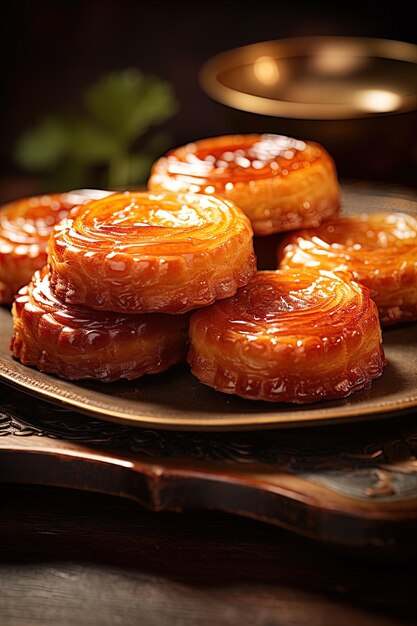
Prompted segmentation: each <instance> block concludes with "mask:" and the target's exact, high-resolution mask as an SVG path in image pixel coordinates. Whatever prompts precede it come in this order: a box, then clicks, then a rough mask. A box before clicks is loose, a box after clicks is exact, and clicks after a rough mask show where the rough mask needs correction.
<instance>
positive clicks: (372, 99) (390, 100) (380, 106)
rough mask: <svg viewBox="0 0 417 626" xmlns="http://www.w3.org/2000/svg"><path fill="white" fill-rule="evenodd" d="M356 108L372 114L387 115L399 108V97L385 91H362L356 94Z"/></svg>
mask: <svg viewBox="0 0 417 626" xmlns="http://www.w3.org/2000/svg"><path fill="white" fill-rule="evenodd" d="M356 101H357V104H358V106H360V107H361V108H363V109H364V110H365V111H369V112H373V113H389V112H390V111H396V110H397V109H399V108H400V106H401V101H402V100H401V97H400V96H399V95H398V94H397V93H394V92H392V91H386V90H385V89H364V90H363V91H360V92H359V93H358V94H357V97H356Z"/></svg>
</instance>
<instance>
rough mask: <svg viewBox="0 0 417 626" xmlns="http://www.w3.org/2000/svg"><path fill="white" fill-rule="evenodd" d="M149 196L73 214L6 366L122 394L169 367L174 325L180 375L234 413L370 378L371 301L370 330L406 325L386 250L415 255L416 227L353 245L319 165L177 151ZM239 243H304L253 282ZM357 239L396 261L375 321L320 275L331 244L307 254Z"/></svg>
mask: <svg viewBox="0 0 417 626" xmlns="http://www.w3.org/2000/svg"><path fill="white" fill-rule="evenodd" d="M148 186H149V190H150V191H149V192H148V193H139V192H138V193H124V194H113V195H111V196H109V197H108V198H105V199H101V200H99V201H93V202H89V203H88V204H86V205H84V206H80V207H77V208H75V209H73V210H72V212H71V214H70V215H69V216H68V217H67V218H66V219H65V220H64V221H63V222H62V223H61V224H59V225H57V226H56V227H55V229H54V234H53V236H52V237H51V238H50V241H49V265H48V267H49V269H45V270H43V271H42V272H41V273H38V274H35V277H34V278H33V279H32V282H31V283H30V285H29V286H28V287H27V288H24V289H23V290H22V291H21V292H20V293H19V295H18V297H17V299H16V301H15V304H14V320H15V334H14V338H13V340H12V351H13V354H14V355H15V356H16V357H17V358H19V359H20V360H21V361H22V362H24V363H26V364H28V365H34V366H36V367H39V368H40V369H42V370H44V371H48V372H53V373H56V374H58V375H60V376H64V377H68V378H98V379H100V380H105V381H111V380H115V379H117V378H120V377H126V378H134V377H137V376H140V375H142V374H143V373H151V372H158V371H162V370H164V369H166V368H167V367H169V366H170V365H172V364H173V363H175V362H177V361H179V360H180V359H182V358H183V357H184V355H185V352H186V349H187V345H186V344H187V337H188V335H187V330H188V325H189V326H190V328H189V349H188V355H187V360H188V362H189V363H190V365H191V368H192V372H193V374H194V375H196V376H197V377H198V378H199V380H200V381H201V382H203V383H204V384H207V385H209V386H211V387H213V388H215V389H217V390H220V391H223V392H226V393H235V394H238V395H240V396H242V397H245V398H250V399H258V400H267V401H273V402H277V401H284V402H297V403H303V402H314V401H316V400H320V399H328V398H340V397H345V396H347V395H349V394H350V393H352V392H354V391H357V390H359V389H362V388H365V387H368V386H369V385H370V383H371V381H372V380H373V379H375V378H377V377H378V376H380V375H381V374H382V371H383V368H384V365H385V357H384V353H383V350H382V345H381V344H382V336H381V327H380V322H379V316H378V309H377V306H376V304H375V302H374V300H373V299H372V297H371V296H373V297H376V300H377V302H378V304H379V308H380V312H381V315H382V319H383V321H387V320H389V321H393V320H394V319H396V320H397V319H411V318H415V317H416V316H417V304H416V300H417V298H416V264H415V260H413V262H412V263H411V265H410V264H408V265H407V264H406V265H404V262H405V258H402V260H400V258H399V254H398V250H397V249H396V251H395V253H394V252H393V247H392V246H394V240H395V242H396V243H395V245H397V244H398V246H403V245H404V246H407V245H408V243H410V244H412V245H414V248H413V249H414V250H415V240H413V239H412V238H413V237H414V236H415V235H412V234H410V233H412V232H414V233H416V232H417V229H416V227H415V223H414V222H415V220H414V222H413V223H412V218H410V220H411V221H410V220H409V219H408V216H403V217H401V218H398V220H400V221H398V222H395V223H394V222H393V221H392V218H388V217H386V218H383V217H381V216H380V217H379V218H377V219H379V220H380V221H379V222H378V223H376V222H375V223H371V218H366V219H368V222H366V223H365V222H364V220H365V218H360V220H362V221H360V220H359V222H358V221H356V222H355V219H356V220H357V219H358V218H354V217H352V223H355V224H356V226H352V228H353V230H354V231H355V233H354V234H352V232H353V231H352V232H351V231H349V228H348V227H347V225H346V224H345V223H344V222H343V219H345V218H343V217H342V218H338V217H337V215H336V214H337V213H338V211H339V206H340V190H339V185H338V180H337V175H336V170H335V166H334V163H333V160H332V159H331V157H330V156H329V154H328V153H327V152H326V150H324V148H323V147H322V146H320V145H318V144H315V143H312V142H304V141H300V140H295V139H291V138H288V137H282V136H277V135H238V136H227V137H216V138H212V139H205V140H201V141H197V142H195V143H193V144H189V145H187V146H183V147H181V148H177V149H176V150H173V151H172V152H170V153H168V154H167V155H165V156H164V157H162V158H160V159H159V160H158V161H157V162H156V163H155V165H154V167H153V169H152V172H151V176H150V179H149V182H148ZM245 214H246V215H245ZM381 220H382V221H381ZM401 220H403V221H402V222H401ZM365 221H366V220H365ZM251 224H252V228H251ZM338 224H341V226H340V229H339V230H338V228H339V227H338V226H337V225H338ZM358 224H359V226H358ZM252 229H253V232H254V233H255V235H258V236H263V235H268V234H271V233H285V232H288V231H294V230H295V229H303V230H302V231H297V232H296V234H295V235H293V234H290V235H289V236H288V237H289V239H287V241H286V245H285V248H281V251H280V259H282V258H283V261H282V265H281V268H280V269H279V270H277V271H266V272H256V267H255V259H254V255H253V247H252V234H253V232H252ZM362 231H364V232H365V231H366V232H367V233H368V234H367V235H366V237H368V240H371V239H372V237H373V235H370V234H369V233H370V232H371V231H372V232H374V233H377V234H375V237H376V238H377V239H378V241H379V244H381V245H380V247H381V248H383V249H385V253H381V254H385V257H387V256H388V255H389V254H391V256H393V257H394V256H396V257H397V258H398V263H399V264H400V265H401V268H400V269H398V268H399V265H398V264H397V266H395V267H394V266H392V269H391V270H390V272H391V274H390V275H391V279H389V278H384V279H383V280H382V284H383V285H384V286H389V287H390V288H391V287H392V291H393V292H396V293H397V294H398V293H401V294H402V296H401V297H402V298H403V303H402V305H401V306H400V307H399V306H398V303H394V304H393V301H394V300H393V296H392V295H390V296H389V298H388V300H389V304H388V306H387V307H385V308H384V305H383V304H381V298H380V299H378V294H377V292H378V290H377V289H376V288H375V283H374V284H368V286H369V288H368V287H367V286H366V284H367V281H366V280H365V278H364V276H363V273H361V272H359V271H356V269H355V268H353V267H352V266H351V265H349V264H347V263H345V262H344V263H341V262H338V263H333V264H332V263H330V262H328V260H329V258H330V257H332V254H333V257H334V256H335V250H336V249H340V245H341V244H340V243H335V245H333V244H332V242H329V241H327V243H326V241H325V237H324V236H323V241H324V244H323V246H322V247H321V248H320V249H319V250H316V249H314V252H313V247H314V245H315V244H316V242H317V237H318V236H321V234H322V233H323V232H326V233H327V234H328V235H329V236H330V234H334V233H336V232H340V233H344V234H345V235H346V237H347V238H348V237H349V234H348V233H349V232H351V234H352V237H353V239H352V241H351V240H350V239H349V242H350V243H349V245H350V244H351V247H352V249H353V250H356V249H357V247H358V245H359V244H360V242H359V244H358V241H359V239H358V237H359V238H360V233H362ZM384 237H385V238H386V242H388V243H387V245H386V246H385V248H384V242H383V241H382V240H383V239H384ZM399 242H400V243H399ZM332 246H333V247H332ZM401 249H402V250H404V251H405V250H406V247H404V248H401ZM329 250H331V251H332V253H331V254H328V251H329ZM387 250H389V252H387ZM410 250H411V247H410V248H407V251H406V255H408V256H407V258H408V257H409V256H410V254H411V252H410ZM307 253H311V254H310V257H309V258H308V259H307V260H306V255H307ZM303 255H304V256H303ZM342 256H343V255H342ZM347 256H349V257H352V252H351V251H350V252H349V254H348V255H346V254H345V255H344V257H343V258H344V260H345V261H346V258H347ZM385 257H384V259H385ZM363 265H364V266H365V265H369V260H368V261H364V262H363ZM375 267H376V265H375ZM395 268H396V269H395ZM413 268H414V269H413ZM375 273H377V272H376V271H375ZM399 310H401V314H399V313H398V311H399Z"/></svg>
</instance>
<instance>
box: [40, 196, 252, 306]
mask: <svg viewBox="0 0 417 626" xmlns="http://www.w3.org/2000/svg"><path fill="white" fill-rule="evenodd" d="M49 264H50V271H51V282H52V287H53V289H54V290H55V293H56V294H57V296H58V297H59V298H60V299H61V300H63V301H65V302H67V303H72V304H84V305H86V306H89V307H91V308H94V309H103V310H110V311H119V312H123V313H150V312H157V311H160V312H167V313H183V312H186V311H188V310H190V309H193V308H197V307H199V306H204V305H206V304H209V303H211V302H213V300H216V299H218V298H225V297H228V296H230V295H232V294H233V293H235V291H236V289H238V288H239V287H241V286H242V285H244V284H246V283H247V282H248V280H249V279H250V277H251V276H252V275H253V273H254V271H255V269H256V266H255V256H254V253H253V242H252V228H251V225H250V222H249V220H248V218H247V217H246V216H245V214H244V213H243V212H242V211H241V210H240V209H239V208H238V207H237V206H236V205H235V204H233V203H232V202H230V201H228V200H224V199H222V198H217V197H210V196H204V195H196V194H191V193H188V194H178V195H176V194H168V193H161V194H153V193H147V192H126V193H120V194H113V195H112V196H110V197H109V198H106V199H103V200H100V201H97V202H90V203H88V204H87V205H84V206H83V207H78V208H76V209H74V211H72V212H71V214H70V215H69V216H68V218H67V219H66V220H64V222H63V223H62V224H60V225H58V226H57V227H56V228H55V233H54V236H53V237H51V240H50V242H49Z"/></svg>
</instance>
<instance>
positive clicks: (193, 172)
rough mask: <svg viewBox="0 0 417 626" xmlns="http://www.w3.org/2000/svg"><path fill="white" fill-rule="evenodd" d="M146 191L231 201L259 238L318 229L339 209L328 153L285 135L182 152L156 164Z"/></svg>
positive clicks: (217, 142) (241, 138)
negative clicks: (214, 195)
mask: <svg viewBox="0 0 417 626" xmlns="http://www.w3.org/2000/svg"><path fill="white" fill-rule="evenodd" d="M148 187H149V189H150V190H151V191H154V192H159V191H171V192H175V193H178V192H185V191H192V192H196V193H207V194H213V193H214V194H216V195H219V196H222V197H224V198H227V199H229V200H232V201H233V202H235V203H236V204H237V205H238V206H239V207H240V208H241V209H243V211H244V212H245V213H246V214H247V215H248V217H249V218H250V220H251V222H252V227H253V230H254V233H255V235H269V234H272V233H277V232H283V231H289V230H294V229H296V228H302V227H310V226H318V225H319V224H320V223H321V222H322V221H323V220H324V219H327V218H330V217H332V216H333V215H334V214H336V213H337V211H338V209H339V205H340V188H339V184H338V180H337V174H336V169H335V165H334V162H333V159H332V158H331V157H330V155H329V154H328V153H327V152H326V150H325V149H324V148H323V147H322V146H320V145H319V144H317V143H313V142H309V141H306V142H304V141H299V140H296V139H292V138H289V137H283V136H281V135H255V134H252V135H226V136H222V137H214V138H209V139H202V140H200V141H196V142H195V143H191V144H188V145H186V146H182V147H179V148H177V149H175V150H172V151H171V152H169V153H168V154H167V155H166V156H164V157H162V158H160V159H159V160H158V161H156V163H155V164H154V166H153V168H152V171H151V176H150V178H149V181H148Z"/></svg>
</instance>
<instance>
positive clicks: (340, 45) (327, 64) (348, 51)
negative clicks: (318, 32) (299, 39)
mask: <svg viewBox="0 0 417 626" xmlns="http://www.w3.org/2000/svg"><path fill="white" fill-rule="evenodd" d="M368 62H369V58H368V57H367V54H366V47H365V46H364V45H363V44H361V43H360V42H357V41H348V42H336V43H323V44H320V45H319V46H318V47H317V50H316V54H315V55H314V56H312V58H311V67H312V69H313V70H314V71H315V72H318V73H319V74H324V75H328V76H347V75H349V74H351V73H352V72H356V71H358V70H359V69H361V68H363V67H364V66H366V65H367V63H368Z"/></svg>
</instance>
